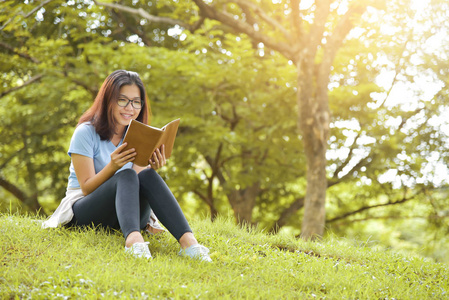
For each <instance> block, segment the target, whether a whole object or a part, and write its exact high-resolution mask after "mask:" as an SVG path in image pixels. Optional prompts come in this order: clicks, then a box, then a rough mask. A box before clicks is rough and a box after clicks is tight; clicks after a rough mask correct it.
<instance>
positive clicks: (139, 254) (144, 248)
mask: <svg viewBox="0 0 449 300" xmlns="http://www.w3.org/2000/svg"><path fill="white" fill-rule="evenodd" d="M148 244H149V242H144V243H134V244H133V245H132V246H131V247H126V246H125V252H126V253H129V254H131V255H132V256H134V257H136V258H146V259H150V258H152V256H151V252H150V249H148Z"/></svg>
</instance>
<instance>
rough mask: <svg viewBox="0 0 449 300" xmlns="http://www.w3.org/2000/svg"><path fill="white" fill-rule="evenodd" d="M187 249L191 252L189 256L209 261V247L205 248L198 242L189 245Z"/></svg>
mask: <svg viewBox="0 0 449 300" xmlns="http://www.w3.org/2000/svg"><path fill="white" fill-rule="evenodd" d="M189 250H190V251H189V252H190V253H191V254H192V255H191V256H193V257H198V258H200V259H202V260H205V261H211V259H210V257H209V249H207V248H206V247H204V246H203V245H200V244H198V245H194V246H191V247H190V249H189Z"/></svg>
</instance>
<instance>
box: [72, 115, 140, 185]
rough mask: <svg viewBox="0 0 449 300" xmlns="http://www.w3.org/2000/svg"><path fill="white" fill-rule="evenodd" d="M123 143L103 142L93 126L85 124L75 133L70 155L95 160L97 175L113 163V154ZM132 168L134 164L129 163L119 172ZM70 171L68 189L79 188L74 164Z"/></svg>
mask: <svg viewBox="0 0 449 300" xmlns="http://www.w3.org/2000/svg"><path fill="white" fill-rule="evenodd" d="M122 143H123V140H121V141H120V143H119V144H118V145H117V146H115V145H114V144H113V143H112V142H111V141H107V140H103V141H102V140H101V139H100V136H99V135H98V133H97V132H96V131H95V128H94V126H93V125H92V124H90V123H83V124H80V125H79V126H78V127H76V129H75V132H74V133H73V136H72V140H71V141H70V147H69V151H68V154H69V155H70V157H71V156H72V154H80V155H84V156H87V157H90V158H92V159H93V160H94V166H95V173H98V172H100V171H101V170H102V169H103V168H104V167H105V166H106V165H107V164H108V163H109V162H110V161H111V153H112V152H113V151H115V149H117V147H118V146H120V145H121V144H122ZM132 166H133V163H131V162H129V163H127V164H126V165H124V166H123V167H122V168H121V169H120V170H118V171H117V172H120V171H122V170H124V169H130V168H132ZM69 170H70V175H69V183H68V188H79V187H80V184H79V182H78V179H77V178H76V174H75V168H74V167H73V162H71V163H70V169H69Z"/></svg>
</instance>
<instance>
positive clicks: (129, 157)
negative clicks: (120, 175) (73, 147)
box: [72, 143, 136, 195]
mask: <svg viewBox="0 0 449 300" xmlns="http://www.w3.org/2000/svg"><path fill="white" fill-rule="evenodd" d="M125 146H126V143H124V144H122V145H120V147H118V148H117V149H116V150H115V151H114V152H112V153H111V161H110V162H109V163H108V164H107V165H106V166H105V167H104V168H103V169H102V170H101V171H100V172H98V173H97V174H95V167H94V160H93V159H92V158H90V157H87V156H84V155H80V154H72V162H73V167H74V169H75V173H76V177H77V179H78V182H79V184H80V186H81V190H82V191H83V194H84V195H89V194H90V193H92V192H93V191H95V190H96V189H97V188H98V187H99V186H100V185H101V184H103V183H104V182H105V181H106V180H108V179H109V178H111V177H112V176H113V175H114V174H115V172H117V170H119V169H120V168H121V167H123V166H124V165H125V164H127V163H128V162H132V161H133V160H134V157H135V156H136V152H135V149H134V148H133V149H129V150H127V151H124V152H123V153H121V151H122V150H123V149H124V148H125Z"/></svg>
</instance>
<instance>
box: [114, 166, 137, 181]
mask: <svg viewBox="0 0 449 300" xmlns="http://www.w3.org/2000/svg"><path fill="white" fill-rule="evenodd" d="M116 175H117V176H118V177H124V178H130V179H134V178H136V179H137V172H136V170H134V169H131V168H129V169H124V170H122V171H120V172H118V173H117V174H116Z"/></svg>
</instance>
